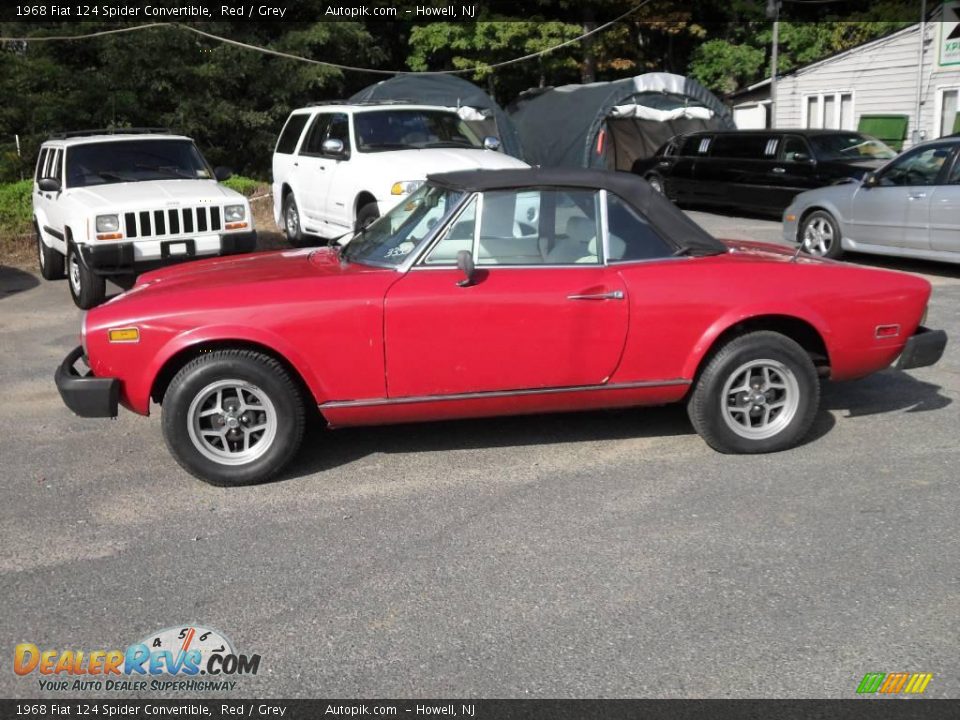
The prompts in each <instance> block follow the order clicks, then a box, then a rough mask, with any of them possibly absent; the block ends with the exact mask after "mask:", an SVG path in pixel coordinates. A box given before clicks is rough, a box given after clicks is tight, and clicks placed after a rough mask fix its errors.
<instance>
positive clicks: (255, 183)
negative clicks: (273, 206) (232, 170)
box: [222, 175, 267, 197]
mask: <svg viewBox="0 0 960 720" xmlns="http://www.w3.org/2000/svg"><path fill="white" fill-rule="evenodd" d="M222 184H223V185H226V186H227V187H228V188H230V189H231V190H236V191H237V192H238V193H240V194H241V195H246V196H247V197H251V196H252V195H255V194H256V193H257V192H258V191H260V190H265V189H266V187H267V183H265V182H264V181H263V180H254V179H253V178H249V177H244V176H243V175H233V176H231V177H229V178H227V179H226V180H224V181H223V183H222Z"/></svg>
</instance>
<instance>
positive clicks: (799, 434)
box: [687, 331, 820, 453]
mask: <svg viewBox="0 0 960 720" xmlns="http://www.w3.org/2000/svg"><path fill="white" fill-rule="evenodd" d="M819 404H820V383H819V381H818V379H817V371H816V368H815V367H814V365H813V361H812V360H811V359H810V356H809V355H808V354H807V352H806V351H805V350H804V349H803V348H802V347H800V345H798V344H797V343H796V342H794V341H793V340H791V339H790V338H788V337H786V336H784V335H781V334H780V333H776V332H768V331H761V332H754V333H750V334H748V335H742V336H740V337H738V338H735V339H733V340H731V341H730V342H728V343H727V344H726V345H724V346H723V347H722V348H721V349H720V351H719V352H717V353H716V355H714V356H713V358H711V359H710V361H709V362H708V363H707V366H706V368H705V369H704V371H703V373H701V375H700V378H699V379H698V381H697V384H696V386H695V388H694V390H693V393H692V395H691V396H690V400H689V402H688V404H687V411H688V413H689V415H690V421H691V422H692V423H693V426H694V428H695V429H696V431H697V432H698V433H699V434H700V436H701V437H702V438H703V439H704V440H705V441H706V442H707V444H708V445H710V447H712V448H713V449H714V450H718V451H719V452H723V453H766V452H776V451H778V450H786V449H788V448H790V447H793V446H794V445H796V444H797V443H799V442H800V441H801V440H802V439H803V438H804V436H805V435H806V434H807V432H808V431H809V429H810V425H811V424H812V423H813V419H814V417H815V416H816V413H817V408H818V407H819Z"/></svg>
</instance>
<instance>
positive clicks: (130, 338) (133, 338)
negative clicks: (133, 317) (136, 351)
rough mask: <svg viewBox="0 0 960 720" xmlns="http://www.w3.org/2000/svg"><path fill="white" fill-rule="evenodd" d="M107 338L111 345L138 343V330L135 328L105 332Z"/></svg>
mask: <svg viewBox="0 0 960 720" xmlns="http://www.w3.org/2000/svg"><path fill="white" fill-rule="evenodd" d="M107 337H108V338H109V340H110V342H112V343H135V342H140V330H139V329H138V328H135V327H128V328H113V329H112V330H107Z"/></svg>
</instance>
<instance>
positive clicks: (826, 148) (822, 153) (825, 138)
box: [808, 133, 897, 160]
mask: <svg viewBox="0 0 960 720" xmlns="http://www.w3.org/2000/svg"><path fill="white" fill-rule="evenodd" d="M808 139H809V140H810V144H811V145H813V150H814V152H815V153H816V156H817V158H818V159H820V160H890V159H892V158H895V157H896V156H897V153H896V151H894V150H893V149H892V148H891V147H890V146H888V145H886V144H885V143H883V142H881V141H879V140H877V139H876V138H872V137H870V136H869V135H861V134H860V133H836V134H833V133H831V134H824V135H811V136H810V137H809V138H808Z"/></svg>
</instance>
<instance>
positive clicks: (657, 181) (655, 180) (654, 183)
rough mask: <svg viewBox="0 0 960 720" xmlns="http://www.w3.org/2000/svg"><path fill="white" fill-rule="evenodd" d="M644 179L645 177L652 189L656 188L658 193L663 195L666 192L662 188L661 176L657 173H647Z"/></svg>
mask: <svg viewBox="0 0 960 720" xmlns="http://www.w3.org/2000/svg"><path fill="white" fill-rule="evenodd" d="M644 179H645V180H646V181H647V182H648V183H650V187H652V188H653V189H654V190H656V191H657V192H658V193H660V194H661V195H665V194H666V192H665V190H664V187H663V178H662V177H660V176H659V175H657V174H655V173H654V174H652V175H647V177H646V178H644Z"/></svg>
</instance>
